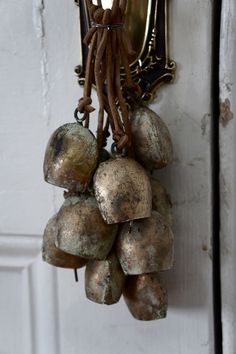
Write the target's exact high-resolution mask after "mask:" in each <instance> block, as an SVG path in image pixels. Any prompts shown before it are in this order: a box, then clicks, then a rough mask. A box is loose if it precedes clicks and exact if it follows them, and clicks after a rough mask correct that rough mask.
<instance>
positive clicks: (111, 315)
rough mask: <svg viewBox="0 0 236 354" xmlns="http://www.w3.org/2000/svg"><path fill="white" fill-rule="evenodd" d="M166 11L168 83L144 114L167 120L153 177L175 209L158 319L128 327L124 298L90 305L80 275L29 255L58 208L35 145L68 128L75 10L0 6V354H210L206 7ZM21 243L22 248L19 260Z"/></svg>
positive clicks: (190, 4)
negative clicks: (162, 312)
mask: <svg viewBox="0 0 236 354" xmlns="http://www.w3.org/2000/svg"><path fill="white" fill-rule="evenodd" d="M170 4H171V23H170V25H171V35H170V39H171V54H172V57H173V58H174V59H175V60H176V62H177V65H178V70H177V76H176V80H175V82H174V84H172V85H169V86H165V87H163V88H162V89H161V90H160V92H159V94H158V97H157V99H156V101H155V103H154V104H153V105H152V109H154V110H155V111H156V112H157V113H158V114H159V115H160V116H161V117H162V118H163V119H164V120H165V122H166V123H167V124H168V126H169V128H170V131H171V134H172V136H173V143H174V149H175V159H174V163H173V165H172V166H171V167H169V168H167V169H166V170H163V171H161V172H159V173H158V174H157V176H158V177H159V178H160V179H161V180H162V181H163V183H164V184H165V185H166V186H167V188H168V189H169V192H170V194H171V195H172V199H173V203H174V215H175V224H174V233H175V250H176V251H175V268H174V270H173V271H171V272H169V273H168V274H167V273H166V274H165V275H164V274H163V278H164V279H163V281H164V282H165V283H166V285H167V287H168V289H169V312H168V317H167V319H166V320H163V321H156V322H150V323H144V322H138V321H135V320H134V319H133V318H132V317H131V316H130V314H129V312H128V310H127V308H126V305H125V304H124V302H123V300H122V301H121V302H120V303H119V304H117V305H114V306H112V307H106V306H105V307H104V306H101V305H96V304H93V303H92V302H89V301H88V300H86V298H85V293H84V286H83V272H80V274H79V276H80V281H79V284H76V283H75V282H74V280H73V273H71V272H69V271H65V270H59V271H58V272H54V271H53V270H52V268H51V267H50V266H47V265H43V264H42V262H41V261H40V259H39V258H37V257H36V254H39V252H40V247H39V244H38V238H37V237H35V236H33V235H37V234H42V231H43V228H44V226H45V224H46V222H47V220H48V219H49V217H51V216H52V215H53V213H54V211H55V210H56V209H57V208H58V207H59V205H60V202H61V200H62V198H61V191H58V190H56V188H54V187H52V186H50V185H47V184H46V183H44V182H43V174H42V162H43V154H44V148H45V146H46V142H47V139H48V137H49V135H50V133H51V132H52V131H53V130H54V129H55V128H56V127H57V126H59V125H60V124H62V123H65V122H68V121H73V111H74V107H75V105H76V102H77V99H78V98H79V97H80V96H81V93H82V91H81V89H79V88H78V87H77V84H76V79H75V78H74V75H73V68H74V66H75V65H76V64H78V61H79V55H80V53H79V45H78V43H79V41H78V31H77V29H78V24H77V18H76V14H77V13H76V9H75V8H74V5H73V1H72V0H71V1H61V2H60V5H59V4H58V1H57V0H44V1H43V0H34V1H29V0H22V1H21V2H17V1H11V2H1V4H0V12H1V13H3V14H4V16H2V19H1V22H0V41H1V44H0V51H1V58H0V60H1V65H0V76H1V86H0V97H1V122H0V125H1V128H0V162H1V172H0V174H1V190H0V194H1V204H0V215H1V220H0V233H2V234H4V235H2V236H1V237H0V239H1V242H2V244H4V245H5V248H3V249H5V252H1V253H0V278H1V284H4V289H9V291H7V290H4V291H3V292H0V311H1V313H3V316H1V317H0V339H1V341H0V352H1V354H6V353H7V354H45V353H50V354H54V353H55V354H65V353H66V354H75V353H86V354H100V353H103V354H110V353H111V352H112V353H113V354H118V353H119V354H120V353H121V352H124V353H132V354H138V353H144V352H145V353H147V354H154V353H155V354H163V353H168V354H189V353H191V354H199V353H201V354H211V353H213V349H212V347H213V338H212V323H213V321H212V261H211V202H210V201H211V154H210V143H211V141H210V131H211V124H210V115H211V112H210V71H211V70H210V69H211V68H210V54H211V53H210V48H211V20H210V19H211V10H212V2H211V1H210V0H198V1H197V0H193V1H189V0H179V1H170ZM196 14H197V16H196ZM95 103H96V99H95ZM95 117H96V116H94V118H95ZM9 234H11V236H9ZM20 234H22V235H25V236H19V235H20ZM27 235H28V236H27ZM30 235H32V236H30ZM25 237H26V239H25ZM28 238H29V239H30V240H31V241H30V242H32V243H33V245H34V247H33V250H32V252H31V251H27V252H24V250H25V247H26V244H28V241H27V240H28ZM17 240H19V241H18V242H17ZM20 241H22V242H20ZM12 244H14V247H13V249H12V248H11V247H12ZM19 255H20V256H19ZM24 260H25V261H24ZM14 290H15V291H14ZM8 292H9V293H10V295H9V296H8ZM19 293H20V294H22V295H21V296H19ZM16 303H17V309H18V311H16V306H15V304H16ZM23 314H26V316H24V315H23ZM23 319H25V321H24V322H23ZM10 323H13V324H14V326H13V327H12V328H13V329H14V333H17V336H16V337H15V338H14V340H13V339H12V336H13V332H12V331H13V330H12V331H10V329H9V328H10ZM6 324H7V325H6ZM19 348H23V349H22V352H19Z"/></svg>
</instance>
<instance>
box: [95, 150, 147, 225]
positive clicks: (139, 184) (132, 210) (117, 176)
mask: <svg viewBox="0 0 236 354" xmlns="http://www.w3.org/2000/svg"><path fill="white" fill-rule="evenodd" d="M94 190H95V197H96V199H97V202H98V206H99V209H100V211H101V214H102V216H103V218H104V220H105V221H106V222H107V223H108V224H115V223H122V222H125V221H129V220H134V219H141V218H147V217H149V216H150V214H151V207H152V205H151V204H152V195H151V185H150V181H149V178H148V176H147V174H146V172H145V170H144V169H143V167H142V166H141V165H140V164H138V163H137V162H136V161H135V160H133V159H131V158H128V157H121V156H118V157H115V158H114V159H110V160H108V161H105V162H103V163H101V164H100V165H99V167H98V169H97V171H96V173H95V175H94Z"/></svg>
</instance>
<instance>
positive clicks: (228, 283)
mask: <svg viewBox="0 0 236 354" xmlns="http://www.w3.org/2000/svg"><path fill="white" fill-rule="evenodd" d="M235 63H236V3H235V1H234V0H223V3H222V18H221V37H220V108H221V114H220V122H219V127H220V201H221V220H220V222H221V238H220V240H221V285H222V288H221V290H222V324H223V350H224V351H223V352H224V354H235V353H236V337H235V331H236V300H235V299H236V276H235V273H236V256H235V254H236V238H235V231H236V218H235V213H236V187H235V185H236V161H235V151H236V123H235V112H236V70H235Z"/></svg>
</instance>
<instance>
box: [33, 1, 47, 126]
mask: <svg viewBox="0 0 236 354" xmlns="http://www.w3.org/2000/svg"><path fill="white" fill-rule="evenodd" d="M33 24H34V28H35V33H36V37H37V38H38V39H39V40H40V50H41V58H40V62H41V80H42V99H43V115H44V117H45V120H46V124H47V126H49V124H50V118H51V113H50V99H49V92H50V83H49V78H48V76H49V72H48V55H47V49H46V43H45V0H33Z"/></svg>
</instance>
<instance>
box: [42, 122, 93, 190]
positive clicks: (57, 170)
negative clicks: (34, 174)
mask: <svg viewBox="0 0 236 354" xmlns="http://www.w3.org/2000/svg"><path fill="white" fill-rule="evenodd" d="M97 164H98V149H97V142H96V139H95V137H94V136H93V134H92V133H91V132H90V131H89V130H88V129H86V128H84V127H83V126H82V125H80V124H78V123H67V124H64V125H62V126H61V127H59V128H58V129H57V130H56V131H55V132H54V133H53V134H52V136H51V138H50V139H49V142H48V145H47V148H46V153H45V158H44V166H43V169H44V178H45V180H46V182H48V183H51V184H54V185H56V186H58V187H63V188H67V189H70V190H75V191H80V192H81V191H84V190H85V189H86V188H87V186H88V185H89V182H90V180H91V178H92V175H93V173H94V170H95V169H96V167H97Z"/></svg>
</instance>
